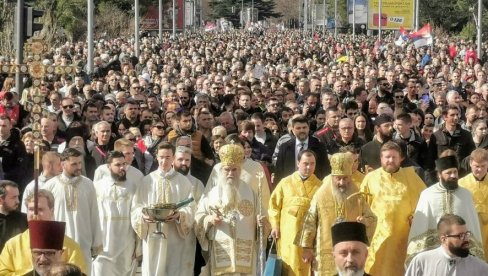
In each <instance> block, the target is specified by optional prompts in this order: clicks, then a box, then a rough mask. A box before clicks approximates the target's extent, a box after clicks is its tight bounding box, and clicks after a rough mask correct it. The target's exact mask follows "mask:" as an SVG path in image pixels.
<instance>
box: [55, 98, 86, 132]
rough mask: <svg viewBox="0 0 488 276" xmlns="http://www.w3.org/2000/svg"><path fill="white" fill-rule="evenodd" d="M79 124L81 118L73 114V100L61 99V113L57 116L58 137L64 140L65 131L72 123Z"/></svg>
mask: <svg viewBox="0 0 488 276" xmlns="http://www.w3.org/2000/svg"><path fill="white" fill-rule="evenodd" d="M76 121H77V122H81V117H80V116H79V115H78V114H77V113H76V112H75V105H74V102H73V99H71V98H63V99H62V100H61V112H60V113H59V115H58V131H57V134H58V136H60V137H62V138H66V130H67V129H68V128H69V127H70V126H71V123H73V122H76Z"/></svg>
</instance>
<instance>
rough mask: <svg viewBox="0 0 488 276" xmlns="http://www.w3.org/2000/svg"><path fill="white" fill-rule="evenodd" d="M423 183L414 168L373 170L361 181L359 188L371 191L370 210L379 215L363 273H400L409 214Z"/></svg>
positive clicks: (408, 227) (409, 221) (405, 245)
mask: <svg viewBox="0 0 488 276" xmlns="http://www.w3.org/2000/svg"><path fill="white" fill-rule="evenodd" d="M424 188H425V184H424V182H423V181H422V179H420V177H419V176H418V175H417V174H416V173H415V170H414V169H413V167H407V168H400V170H398V171H397V172H395V173H388V172H386V171H384V170H383V169H382V168H379V169H376V170H374V171H372V172H370V173H369V174H367V175H366V177H365V178H364V180H363V183H362V184H361V191H364V192H368V193H370V194H371V210H372V211H373V213H374V214H375V215H376V216H377V217H378V224H377V226H376V231H375V233H374V235H373V239H372V240H371V241H370V247H369V255H368V259H367V261H366V267H365V268H366V272H368V273H369V274H372V275H403V274H404V273H405V269H404V262H405V259H406V253H407V243H408V234H409V231H410V223H411V220H412V215H413V213H414V211H415V207H416V206H417V202H418V199H419V197H420V193H421V192H422V190H423V189H424Z"/></svg>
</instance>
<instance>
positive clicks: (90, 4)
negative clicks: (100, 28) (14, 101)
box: [19, 0, 94, 95]
mask: <svg viewBox="0 0 488 276" xmlns="http://www.w3.org/2000/svg"><path fill="white" fill-rule="evenodd" d="M87 6H88V11H87V12H88V24H87V25H88V30H87V38H86V40H87V45H88V60H87V66H86V67H87V68H86V71H87V73H88V74H91V73H92V72H93V59H94V49H93V48H94V45H93V44H94V42H93V25H94V22H93V10H94V8H93V0H88V3H87ZM19 93H20V92H19ZM19 95H20V94H19Z"/></svg>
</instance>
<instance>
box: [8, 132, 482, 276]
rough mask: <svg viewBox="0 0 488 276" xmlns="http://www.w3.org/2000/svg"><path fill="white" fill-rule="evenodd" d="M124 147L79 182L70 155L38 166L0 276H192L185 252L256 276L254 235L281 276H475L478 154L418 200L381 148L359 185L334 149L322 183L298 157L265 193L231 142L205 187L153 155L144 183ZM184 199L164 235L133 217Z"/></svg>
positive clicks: (222, 270) (78, 158) (396, 158)
mask: <svg viewBox="0 0 488 276" xmlns="http://www.w3.org/2000/svg"><path fill="white" fill-rule="evenodd" d="M126 142H127V141H125V139H121V140H119V141H117V142H116V144H115V151H114V152H111V153H110V155H109V156H108V158H107V164H106V165H102V166H100V167H99V168H98V169H97V171H96V174H95V179H94V181H93V182H92V181H91V180H90V179H88V178H86V177H84V176H82V175H81V167H82V154H81V153H80V152H79V151H77V150H76V149H71V148H69V149H66V150H65V151H64V152H63V154H62V155H58V154H57V153H53V152H48V153H46V154H44V156H43V160H42V161H43V162H42V163H43V166H45V167H44V170H58V171H59V172H58V173H57V175H56V176H54V177H52V178H51V179H50V180H48V181H46V182H45V183H41V184H40V190H39V191H38V192H37V193H34V192H33V186H32V185H29V186H28V187H27V189H26V191H25V192H24V198H23V200H22V202H21V204H22V211H23V212H25V213H27V218H28V220H29V229H28V230H26V231H25V232H24V233H21V234H19V235H17V236H14V237H13V238H11V239H10V240H8V241H7V242H6V244H5V246H4V248H3V250H2V253H1V255H0V275H52V274H49V271H50V269H51V267H52V266H54V264H56V263H62V262H64V263H69V264H73V265H76V266H78V267H79V268H80V269H81V271H82V272H83V273H84V274H85V275H134V274H135V271H136V268H137V265H138V260H139V259H140V256H142V266H141V268H142V275H146V276H153V275H170V276H173V275H183V276H186V275H193V274H194V270H193V269H194V262H195V258H194V256H195V253H196V248H197V241H198V243H199V244H200V246H201V249H202V252H203V256H204V257H205V261H206V266H205V267H203V268H202V272H201V274H200V275H260V273H261V272H259V266H258V263H259V262H260V261H262V260H260V258H259V254H258V250H259V249H260V248H261V247H260V245H259V243H258V241H259V240H260V239H259V237H258V234H257V233H258V232H257V230H256V229H257V228H258V227H260V229H262V230H263V231H262V232H263V234H264V236H265V239H266V238H267V237H268V236H269V237H272V238H273V239H274V240H275V241H276V244H277V254H278V256H279V257H280V258H281V260H282V275H300V276H307V275H369V274H371V275H381V276H389V275H488V265H487V264H486V258H487V257H488V178H486V177H485V176H486V174H487V170H488V151H486V150H484V149H476V150H474V151H473V152H472V154H471V156H470V161H469V162H470V166H471V171H472V173H470V174H469V175H467V176H465V177H463V178H462V179H459V180H458V161H457V159H456V157H455V153H454V152H452V151H450V150H447V151H445V152H444V153H443V154H442V155H441V157H440V158H439V159H438V160H436V170H437V174H438V178H439V182H438V183H437V184H435V185H433V186H430V187H428V188H427V187H426V185H425V184H424V182H423V181H422V180H421V178H419V177H418V176H417V174H416V173H415V170H414V168H413V167H400V163H401V161H402V153H401V152H402V151H401V148H400V147H399V145H397V144H396V143H395V142H392V141H390V142H386V143H384V144H383V145H382V146H381V149H380V159H381V167H380V168H378V169H376V170H374V171H371V172H369V173H368V174H367V175H365V176H363V175H361V174H360V173H359V172H358V170H357V167H358V156H357V154H355V153H354V152H349V151H348V150H347V148H346V150H343V151H342V152H340V153H336V154H334V155H332V156H331V157H330V164H331V173H330V175H328V176H326V177H325V178H324V179H323V180H322V179H318V178H317V177H316V176H315V174H314V172H315V168H316V167H318V166H321V165H322V164H317V163H316V159H317V156H316V155H315V153H314V152H313V151H312V150H309V149H306V150H302V151H299V152H297V153H296V171H295V172H294V173H292V174H291V175H289V176H287V177H285V178H283V179H282V180H281V181H280V182H279V183H278V185H277V186H276V187H275V188H274V190H273V191H272V193H271V192H270V188H269V185H268V181H267V178H266V177H263V175H264V171H263V168H262V166H261V165H260V164H259V163H257V162H255V161H252V160H250V159H245V157H244V148H243V145H242V144H241V143H240V142H239V138H238V137H234V140H233V142H231V143H229V144H227V145H225V146H223V147H222V148H221V149H220V151H219V155H220V160H221V163H219V164H218V165H217V166H215V167H214V169H213V172H212V174H211V176H210V180H209V181H208V183H207V185H206V186H205V187H204V186H203V184H202V183H201V182H200V181H198V180H196V179H195V178H194V177H191V174H188V168H189V163H190V162H191V160H190V158H191V149H190V148H187V147H184V146H177V147H176V148H175V147H174V146H173V145H171V144H169V143H162V144H160V145H159V147H158V150H157V159H158V162H159V169H158V170H156V171H154V172H152V173H151V174H149V175H147V176H145V177H144V176H143V175H142V173H141V172H139V171H138V170H137V169H134V168H133V167H131V166H129V165H128V163H127V162H128V160H127V159H128V157H127V154H126V152H127V151H131V146H130V143H126ZM132 150H133V149H132ZM129 155H130V154H129ZM129 161H130V158H129ZM46 164H51V165H49V166H48V165H46ZM53 164H54V165H53ZM47 167H49V168H47ZM180 172H186V173H187V174H185V173H180ZM51 173H52V172H51ZM55 174H56V173H55ZM41 180H42V179H41ZM6 185H7V186H8V185H11V186H14V185H15V183H13V182H8V181H7V183H6ZM35 194H37V215H34V209H35V206H34V205H35V198H34V196H35ZM190 198H192V199H193V201H192V202H191V203H189V204H187V205H184V206H182V207H180V208H179V209H176V210H174V212H172V213H171V214H170V215H169V216H168V217H167V218H166V219H165V220H164V222H156V221H155V220H154V217H152V216H150V214H148V213H147V212H146V211H145V210H146V209H145V208H150V207H154V206H161V204H166V203H179V202H182V201H184V200H187V199H190ZM155 204H158V205H155ZM260 210H261V214H260ZM334 228H335V230H333V231H332V232H331V229H334ZM334 233H335V234H334ZM341 245H342V246H341ZM264 247H266V246H265V245H264ZM367 273H369V274H367Z"/></svg>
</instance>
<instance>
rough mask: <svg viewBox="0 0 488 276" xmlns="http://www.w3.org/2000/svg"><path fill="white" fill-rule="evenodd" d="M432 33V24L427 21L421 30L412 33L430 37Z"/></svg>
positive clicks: (413, 35) (417, 35) (414, 35)
mask: <svg viewBox="0 0 488 276" xmlns="http://www.w3.org/2000/svg"><path fill="white" fill-rule="evenodd" d="M431 33H432V28H431V27H430V24H429V23H427V24H425V25H424V26H423V27H422V28H421V29H420V30H418V31H416V32H414V33H413V34H412V37H428V36H431Z"/></svg>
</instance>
